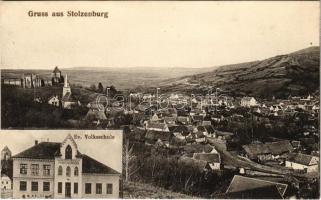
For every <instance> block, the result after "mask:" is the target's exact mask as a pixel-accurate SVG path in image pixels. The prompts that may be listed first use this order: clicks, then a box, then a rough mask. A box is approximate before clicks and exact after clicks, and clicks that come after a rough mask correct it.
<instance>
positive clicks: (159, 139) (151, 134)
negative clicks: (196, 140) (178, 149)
mask: <svg viewBox="0 0 321 200" xmlns="http://www.w3.org/2000/svg"><path fill="white" fill-rule="evenodd" d="M171 138H172V134H171V133H170V132H163V131H154V130H148V131H147V132H146V135H145V141H146V143H148V144H155V145H159V146H169V142H170V140H171Z"/></svg>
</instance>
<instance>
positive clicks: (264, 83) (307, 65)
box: [161, 47, 320, 97]
mask: <svg viewBox="0 0 321 200" xmlns="http://www.w3.org/2000/svg"><path fill="white" fill-rule="evenodd" d="M319 65H320V49H319V47H310V48H307V49H303V50H300V51H296V52H293V53H290V54H287V55H278V56H275V57H272V58H268V59H265V60H261V61H254V62H248V63H240V64H233V65H225V66H221V67H218V68H217V69H215V70H213V71H211V72H207V73H200V74H196V75H191V76H184V77H182V78H178V79H169V80H166V81H163V82H162V83H161V86H162V90H164V91H179V90H181V91H185V92H195V91H203V92H205V91H204V90H206V88H207V87H206V86H213V87H214V88H215V87H218V88H220V89H222V90H224V91H227V92H229V93H230V94H235V95H251V96H258V97H271V96H272V95H274V96H276V97H287V96H288V95H290V94H291V95H305V94H308V93H314V92H316V91H318V90H319Z"/></svg>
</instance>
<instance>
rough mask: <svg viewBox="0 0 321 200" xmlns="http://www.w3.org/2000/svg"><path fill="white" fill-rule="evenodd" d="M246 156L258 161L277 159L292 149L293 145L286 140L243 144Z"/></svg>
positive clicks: (283, 156)
mask: <svg viewBox="0 0 321 200" xmlns="http://www.w3.org/2000/svg"><path fill="white" fill-rule="evenodd" d="M242 147H243V149H244V150H245V152H246V155H247V157H248V158H250V159H252V160H258V161H267V160H277V159H281V158H284V159H285V156H286V154H288V153H290V152H292V151H293V147H292V145H291V143H290V142H289V141H288V140H282V141H277V142H270V143H265V144H262V143H259V144H257V143H255V144H249V145H243V146H242Z"/></svg>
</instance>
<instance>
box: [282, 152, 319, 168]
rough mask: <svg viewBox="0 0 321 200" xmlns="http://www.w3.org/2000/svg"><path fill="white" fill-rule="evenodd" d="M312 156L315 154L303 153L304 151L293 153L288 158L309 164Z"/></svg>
mask: <svg viewBox="0 0 321 200" xmlns="http://www.w3.org/2000/svg"><path fill="white" fill-rule="evenodd" d="M312 158H313V156H311V155H307V154H302V153H293V154H290V155H289V158H288V160H289V161H292V162H295V163H299V164H303V165H307V166H309V165H310V162H311V160H312Z"/></svg>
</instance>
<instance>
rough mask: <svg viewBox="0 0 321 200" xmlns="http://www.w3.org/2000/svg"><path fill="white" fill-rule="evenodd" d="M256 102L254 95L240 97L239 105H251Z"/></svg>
mask: <svg viewBox="0 0 321 200" xmlns="http://www.w3.org/2000/svg"><path fill="white" fill-rule="evenodd" d="M257 105H258V102H257V101H256V99H255V98H254V97H243V98H242V99H241V106H242V107H252V106H257Z"/></svg>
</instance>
